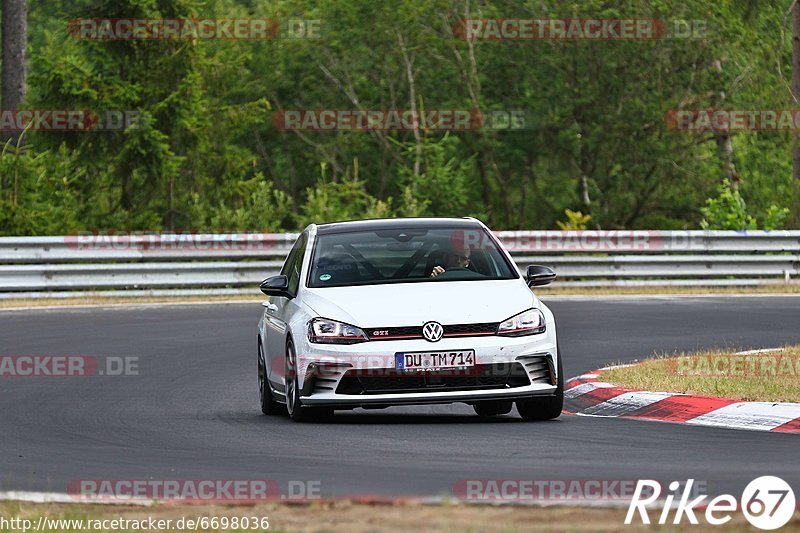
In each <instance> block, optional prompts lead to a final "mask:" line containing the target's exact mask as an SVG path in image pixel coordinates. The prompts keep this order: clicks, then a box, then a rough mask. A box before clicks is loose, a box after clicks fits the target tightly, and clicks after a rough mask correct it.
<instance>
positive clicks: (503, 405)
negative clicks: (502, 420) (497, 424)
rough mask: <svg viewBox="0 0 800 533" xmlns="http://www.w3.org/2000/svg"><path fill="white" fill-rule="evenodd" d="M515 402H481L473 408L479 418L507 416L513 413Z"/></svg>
mask: <svg viewBox="0 0 800 533" xmlns="http://www.w3.org/2000/svg"><path fill="white" fill-rule="evenodd" d="M513 405H514V404H513V402H510V401H502V400H500V401H490V402H479V403H476V404H474V405H473V406H472V408H473V409H475V414H477V415H478V416H486V417H489V416H499V415H507V414H508V413H510V412H511V408H512V407H513Z"/></svg>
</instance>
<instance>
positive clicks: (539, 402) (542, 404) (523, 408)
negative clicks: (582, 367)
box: [517, 350, 564, 422]
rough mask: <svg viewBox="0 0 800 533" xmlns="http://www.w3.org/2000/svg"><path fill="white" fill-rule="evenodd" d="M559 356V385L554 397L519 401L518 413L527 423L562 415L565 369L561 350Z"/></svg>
mask: <svg viewBox="0 0 800 533" xmlns="http://www.w3.org/2000/svg"><path fill="white" fill-rule="evenodd" d="M557 356H558V384H557V385H556V393H555V395H553V396H541V397H535V396H534V397H533V398H528V399H527V400H517V411H519V414H520V416H521V417H522V419H523V420H525V421H526V422H532V421H536V420H553V419H554V418H558V417H559V416H560V415H561V410H562V409H563V408H564V367H563V365H562V364H561V350H559V351H558V353H557Z"/></svg>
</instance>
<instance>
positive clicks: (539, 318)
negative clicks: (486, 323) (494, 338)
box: [497, 309, 545, 337]
mask: <svg viewBox="0 0 800 533" xmlns="http://www.w3.org/2000/svg"><path fill="white" fill-rule="evenodd" d="M544 330H545V323H544V315H543V314H542V312H541V311H539V310H538V309H528V310H527V311H523V312H522V313H520V314H518V315H514V316H512V317H511V318H509V319H508V320H504V321H502V322H500V325H499V326H497V334H498V335H506V336H508V337H522V336H523V335H536V334H537V333H544Z"/></svg>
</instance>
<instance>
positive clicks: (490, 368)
mask: <svg viewBox="0 0 800 533" xmlns="http://www.w3.org/2000/svg"><path fill="white" fill-rule="evenodd" d="M374 374H375V372H374V371H373V372H369V371H358V370H353V369H351V370H348V371H347V372H346V373H345V375H344V377H342V379H341V381H340V382H339V386H338V387H337V388H336V393H337V394H355V395H359V394H391V393H420V392H442V391H464V390H477V389H508V388H514V387H524V386H526V385H530V380H529V379H528V375H527V372H526V371H525V368H524V367H523V365H521V364H520V363H497V364H486V365H475V366H474V367H468V368H465V369H444V370H439V371H436V372H402V371H397V370H384V371H381V375H374Z"/></svg>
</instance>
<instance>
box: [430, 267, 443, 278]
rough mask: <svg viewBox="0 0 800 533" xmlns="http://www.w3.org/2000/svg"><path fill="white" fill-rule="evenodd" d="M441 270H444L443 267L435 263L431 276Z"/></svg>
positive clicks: (434, 275)
mask: <svg viewBox="0 0 800 533" xmlns="http://www.w3.org/2000/svg"><path fill="white" fill-rule="evenodd" d="M442 272H444V268H442V267H440V266H439V265H436V266H435V267H433V271H432V272H431V277H432V278H435V277H436V276H438V275H439V274H441V273H442Z"/></svg>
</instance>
